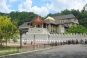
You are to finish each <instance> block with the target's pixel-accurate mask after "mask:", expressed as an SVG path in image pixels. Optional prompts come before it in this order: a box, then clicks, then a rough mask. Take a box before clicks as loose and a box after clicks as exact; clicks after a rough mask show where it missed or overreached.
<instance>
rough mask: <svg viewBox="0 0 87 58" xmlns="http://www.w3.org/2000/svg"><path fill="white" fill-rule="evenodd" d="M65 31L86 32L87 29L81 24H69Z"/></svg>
mask: <svg viewBox="0 0 87 58" xmlns="http://www.w3.org/2000/svg"><path fill="white" fill-rule="evenodd" d="M67 33H87V29H86V28H85V27H84V26H82V25H77V26H71V27H70V28H68V29H67Z"/></svg>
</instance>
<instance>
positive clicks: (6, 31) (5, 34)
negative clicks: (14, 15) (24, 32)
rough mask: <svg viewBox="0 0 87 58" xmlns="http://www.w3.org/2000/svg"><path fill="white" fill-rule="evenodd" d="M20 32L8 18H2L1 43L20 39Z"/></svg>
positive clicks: (0, 25) (0, 20)
mask: <svg viewBox="0 0 87 58" xmlns="http://www.w3.org/2000/svg"><path fill="white" fill-rule="evenodd" d="M18 33H19V30H18V28H17V26H15V25H14V24H13V23H12V22H11V19H10V18H8V17H7V16H0V41H1V42H2V40H5V41H6V42H7V41H8V40H10V39H13V38H16V37H18Z"/></svg>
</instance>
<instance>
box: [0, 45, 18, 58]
mask: <svg viewBox="0 0 87 58" xmlns="http://www.w3.org/2000/svg"><path fill="white" fill-rule="evenodd" d="M17 49H18V47H14V46H2V45H0V51H1V53H0V56H4V55H5V56H6V55H9V54H14V53H17Z"/></svg>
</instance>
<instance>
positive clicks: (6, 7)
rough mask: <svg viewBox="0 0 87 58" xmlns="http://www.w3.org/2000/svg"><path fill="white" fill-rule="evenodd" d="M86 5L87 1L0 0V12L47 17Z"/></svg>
mask: <svg viewBox="0 0 87 58" xmlns="http://www.w3.org/2000/svg"><path fill="white" fill-rule="evenodd" d="M86 3H87V0H0V12H4V13H9V12H11V11H20V12H21V11H27V12H34V13H36V14H39V15H41V16H46V15H47V14H49V13H57V12H60V11H62V10H64V9H69V10H70V9H76V10H77V9H79V10H81V9H82V8H83V6H84V5H85V4H86Z"/></svg>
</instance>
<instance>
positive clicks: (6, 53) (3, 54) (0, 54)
mask: <svg viewBox="0 0 87 58" xmlns="http://www.w3.org/2000/svg"><path fill="white" fill-rule="evenodd" d="M15 53H17V52H16V51H12V52H5V53H0V56H6V55H9V54H15Z"/></svg>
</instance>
